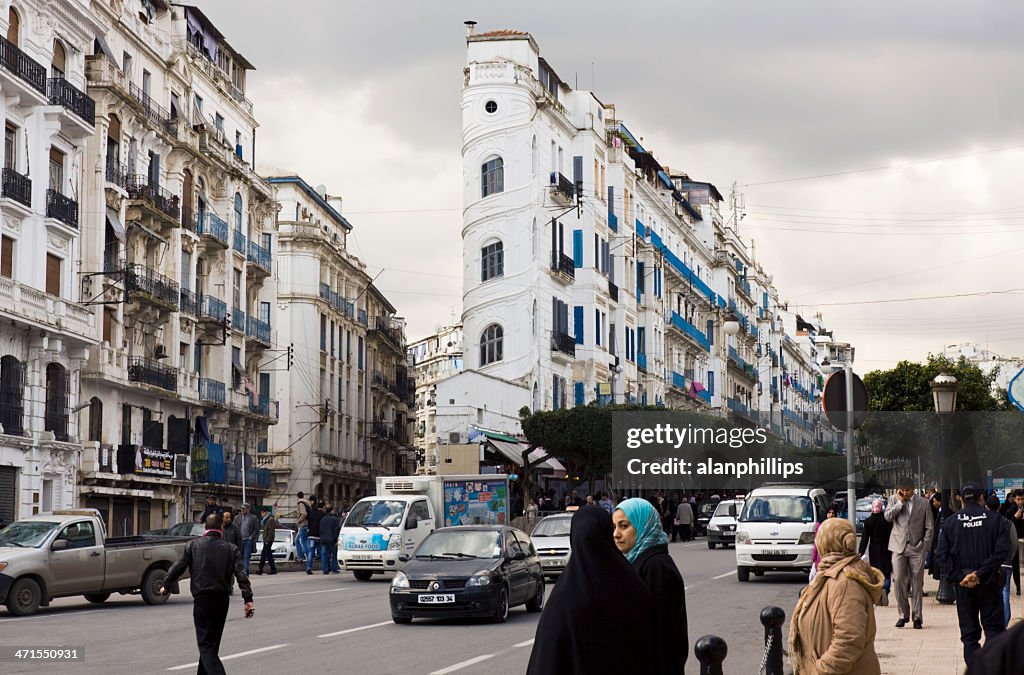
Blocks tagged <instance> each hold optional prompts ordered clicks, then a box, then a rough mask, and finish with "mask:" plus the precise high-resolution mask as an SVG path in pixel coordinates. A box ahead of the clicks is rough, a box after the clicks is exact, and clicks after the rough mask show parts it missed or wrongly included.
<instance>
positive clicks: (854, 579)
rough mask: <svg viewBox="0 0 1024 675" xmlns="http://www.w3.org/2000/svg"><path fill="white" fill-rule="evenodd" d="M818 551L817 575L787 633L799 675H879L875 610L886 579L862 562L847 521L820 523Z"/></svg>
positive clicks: (805, 590) (796, 672) (802, 599)
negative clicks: (819, 558)
mask: <svg viewBox="0 0 1024 675" xmlns="http://www.w3.org/2000/svg"><path fill="white" fill-rule="evenodd" d="M814 546H815V548H816V549H817V550H818V554H819V555H820V556H821V560H820V561H819V562H818V574H817V576H815V577H814V581H812V582H811V584H810V585H809V586H808V587H807V588H806V589H804V592H803V593H802V594H801V596H800V601H799V602H798V603H797V605H796V609H795V610H793V620H792V622H791V623H790V627H789V646H790V654H791V655H792V661H793V669H794V673H795V675H879V674H880V673H881V667H880V665H879V663H878V655H877V654H876V653H875V608H874V605H875V602H877V601H878V597H879V595H880V594H881V592H882V584H883V582H884V581H885V576H884V575H883V574H882V573H881V572H879V571H878V570H877V569H875V568H874V567H871V566H870V565H868V564H867V563H866V562H864V561H862V560H861V559H860V556H859V555H858V554H857V533H856V530H854V528H853V525H851V524H850V522H849V521H848V520H844V519H839V518H829V519H828V520H826V521H825V522H824V523H822V524H821V527H819V528H818V534H817V536H815V539H814Z"/></svg>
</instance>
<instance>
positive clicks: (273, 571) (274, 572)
mask: <svg viewBox="0 0 1024 675" xmlns="http://www.w3.org/2000/svg"><path fill="white" fill-rule="evenodd" d="M271 574H277V570H271V571H270V574H268V575H267V576H268V577H269V576H270V575H271Z"/></svg>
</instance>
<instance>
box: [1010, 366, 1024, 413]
mask: <svg viewBox="0 0 1024 675" xmlns="http://www.w3.org/2000/svg"><path fill="white" fill-rule="evenodd" d="M1006 393H1007V394H1008V395H1009V397H1010V403H1012V404H1013V405H1014V407H1015V408H1017V410H1020V411H1021V412H1024V368H1022V369H1021V371H1020V372H1019V373H1017V374H1016V375H1014V376H1013V379H1012V380H1010V386H1009V387H1007V388H1006Z"/></svg>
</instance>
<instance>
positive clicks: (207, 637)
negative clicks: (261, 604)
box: [160, 514, 256, 675]
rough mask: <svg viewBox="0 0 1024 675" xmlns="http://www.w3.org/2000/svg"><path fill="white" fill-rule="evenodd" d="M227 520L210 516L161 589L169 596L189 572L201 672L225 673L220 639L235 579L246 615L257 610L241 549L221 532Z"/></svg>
mask: <svg viewBox="0 0 1024 675" xmlns="http://www.w3.org/2000/svg"><path fill="white" fill-rule="evenodd" d="M222 526H223V522H222V520H221V516H220V515H219V514H213V515H211V516H208V517H207V519H206V534H204V535H203V536H202V537H197V538H195V539H192V540H191V541H189V542H188V544H186V545H185V551H184V552H183V553H182V555H181V558H180V559H179V560H178V562H176V563H174V565H173V566H172V567H171V571H170V572H168V573H167V578H166V579H164V585H163V587H162V588H161V589H160V592H161V593H162V594H164V595H167V594H168V593H169V592H170V591H169V589H170V587H171V585H172V584H174V583H176V582H177V581H178V579H180V578H181V575H182V574H184V573H185V572H186V571H188V573H189V575H190V576H191V580H190V582H189V586H190V589H191V591H192V598H193V604H192V620H193V622H194V623H195V627H196V644H197V645H198V647H199V671H198V672H200V673H209V674H210V675H220V674H223V673H224V664H222V663H221V661H220V656H218V652H219V651H220V640H221V637H222V636H223V635H224V622H225V621H226V620H227V618H228V605H229V603H230V598H229V597H228V593H229V591H230V585H231V579H232V577H234V578H235V579H236V580H237V581H238V587H239V588H241V589H242V601H243V602H245V616H246V618H252V616H253V615H254V614H255V613H256V609H255V607H254V606H253V602H252V586H251V585H250V584H249V575H248V574H246V572H245V568H244V567H243V566H242V556H241V554H240V553H239V552H238V549H237V548H235V547H233V546H231V545H230V544H228V543H227V542H226V541H224V539H223V537H222V535H221V527H222Z"/></svg>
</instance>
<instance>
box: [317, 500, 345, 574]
mask: <svg viewBox="0 0 1024 675" xmlns="http://www.w3.org/2000/svg"><path fill="white" fill-rule="evenodd" d="M340 534H341V521H340V520H338V516H336V515H334V507H333V506H328V507H327V513H325V514H324V517H323V518H321V519H320V560H321V562H322V566H321V567H322V569H323V572H324V574H330V573H331V572H333V571H334V565H335V563H336V561H337V559H338V536H339V535H340Z"/></svg>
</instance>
